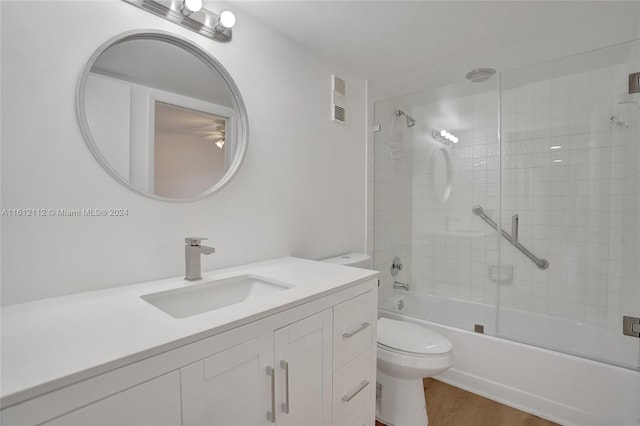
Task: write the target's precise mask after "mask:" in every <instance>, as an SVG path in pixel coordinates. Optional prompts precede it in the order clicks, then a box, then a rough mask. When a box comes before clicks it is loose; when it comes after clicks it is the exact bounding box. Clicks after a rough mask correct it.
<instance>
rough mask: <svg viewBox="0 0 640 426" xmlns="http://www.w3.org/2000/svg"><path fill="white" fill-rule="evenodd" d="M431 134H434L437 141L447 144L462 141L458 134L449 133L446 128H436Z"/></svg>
mask: <svg viewBox="0 0 640 426" xmlns="http://www.w3.org/2000/svg"><path fill="white" fill-rule="evenodd" d="M431 136H433V138H434V139H435V140H436V141H438V142H440V143H443V144H445V145H449V144H451V143H458V142H459V141H460V139H458V137H457V136H456V135H454V134H453V133H449V132H448V131H446V130H434V131H432V132H431Z"/></svg>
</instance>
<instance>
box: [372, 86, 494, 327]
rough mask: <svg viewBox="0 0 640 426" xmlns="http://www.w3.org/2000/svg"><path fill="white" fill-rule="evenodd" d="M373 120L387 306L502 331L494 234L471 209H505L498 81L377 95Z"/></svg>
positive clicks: (378, 260)
mask: <svg viewBox="0 0 640 426" xmlns="http://www.w3.org/2000/svg"><path fill="white" fill-rule="evenodd" d="M398 111H401V112H402V113H405V114H407V115H408V116H410V117H411V118H412V120H414V122H411V121H410V120H407V119H406V116H405V115H404V114H402V113H399V112H398ZM375 123H376V124H377V125H379V126H380V129H379V131H378V132H377V133H375V136H374V145H375V146H374V150H375V154H374V170H373V174H374V203H375V209H374V218H373V223H374V235H375V238H374V244H375V247H374V263H375V265H374V268H375V269H377V270H379V271H381V272H382V275H381V285H380V291H379V295H380V307H381V308H382V309H385V310H390V311H393V312H398V313H402V314H404V315H409V316H414V317H417V318H420V319H425V320H428V321H433V322H437V323H441V324H446V325H450V326H454V327H459V328H462V329H466V330H474V329H475V328H476V327H477V328H479V329H482V330H483V332H484V333H487V334H492V335H493V334H495V332H496V305H497V294H498V293H497V286H496V283H495V282H494V281H492V280H491V279H489V277H488V273H487V263H489V264H491V265H492V266H493V268H494V270H497V265H498V239H497V233H496V231H495V230H493V229H492V228H491V227H489V226H487V225H486V224H485V223H483V222H482V221H480V220H479V219H478V218H477V217H476V216H475V215H474V214H473V207H474V206H482V208H483V209H484V211H485V212H487V214H490V215H497V213H498V212H499V172H500V168H499V165H500V158H499V157H500V145H499V140H498V79H497V78H495V77H494V78H493V79H491V80H489V81H486V82H483V83H471V82H469V81H465V82H463V83H458V84H453V85H450V86H445V87H441V88H437V89H433V90H428V91H424V92H420V93H416V94H412V95H409V96H404V97H400V98H394V99H387V100H384V101H380V102H376V104H375ZM396 256H397V257H398V258H399V262H400V263H401V264H402V269H399V268H398V269H397V270H395V271H393V270H392V265H393V264H396V261H394V259H395V258H396ZM391 272H394V273H395V275H393V274H392V273H391ZM403 284H409V287H410V291H406V290H405V289H404V288H403V287H402V285H403Z"/></svg>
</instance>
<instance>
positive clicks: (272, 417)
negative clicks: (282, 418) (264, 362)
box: [267, 365, 276, 423]
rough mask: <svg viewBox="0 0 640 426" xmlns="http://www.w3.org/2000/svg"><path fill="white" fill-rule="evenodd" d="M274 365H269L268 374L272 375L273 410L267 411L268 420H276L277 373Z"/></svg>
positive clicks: (273, 421) (272, 421)
mask: <svg viewBox="0 0 640 426" xmlns="http://www.w3.org/2000/svg"><path fill="white" fill-rule="evenodd" d="M274 373H275V372H274V371H273V367H271V366H270V365H268V366H267V376H269V377H271V411H267V420H269V421H270V422H271V423H275V422H276V375H275V374H274Z"/></svg>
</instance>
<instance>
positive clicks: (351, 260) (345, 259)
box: [321, 253, 372, 269]
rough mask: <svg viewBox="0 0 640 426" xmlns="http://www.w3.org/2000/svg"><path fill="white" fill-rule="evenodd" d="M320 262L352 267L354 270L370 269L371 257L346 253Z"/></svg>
mask: <svg viewBox="0 0 640 426" xmlns="http://www.w3.org/2000/svg"><path fill="white" fill-rule="evenodd" d="M321 262H328V263H337V264H339V265H345V266H353V267H355V268H364V269H371V267H372V262H371V256H369V255H368V254H364V253H347V254H342V255H340V256H336V257H330V258H328V259H322V260H321Z"/></svg>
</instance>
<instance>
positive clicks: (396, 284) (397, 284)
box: [393, 281, 411, 291]
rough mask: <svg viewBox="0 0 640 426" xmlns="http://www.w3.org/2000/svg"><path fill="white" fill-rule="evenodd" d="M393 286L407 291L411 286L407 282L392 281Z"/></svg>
mask: <svg viewBox="0 0 640 426" xmlns="http://www.w3.org/2000/svg"><path fill="white" fill-rule="evenodd" d="M393 288H396V289H400V290H404V291H409V290H410V289H411V286H410V285H409V283H401V282H400V281H394V282H393Z"/></svg>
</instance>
